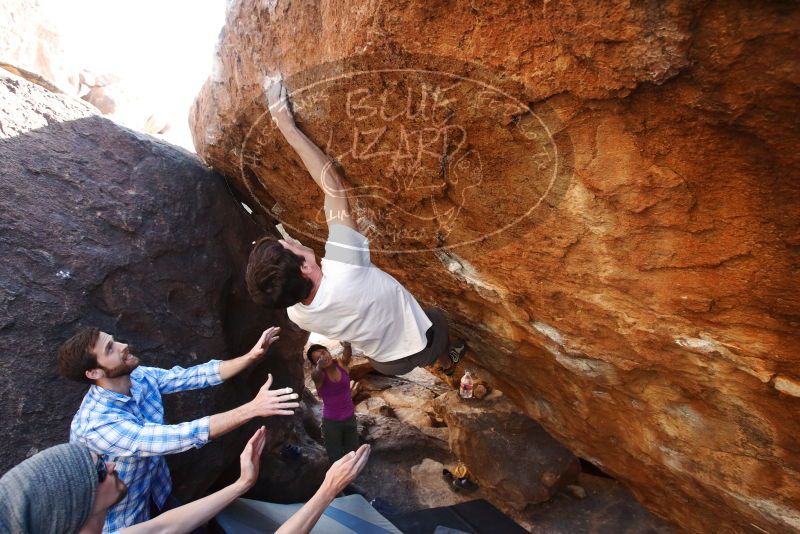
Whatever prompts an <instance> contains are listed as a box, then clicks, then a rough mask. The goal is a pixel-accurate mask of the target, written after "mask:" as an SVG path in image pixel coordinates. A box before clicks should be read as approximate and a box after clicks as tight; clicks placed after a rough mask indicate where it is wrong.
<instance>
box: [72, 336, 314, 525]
mask: <svg viewBox="0 0 800 534" xmlns="http://www.w3.org/2000/svg"><path fill="white" fill-rule="evenodd" d="M279 330H280V329H279V328H276V327H273V328H270V329H267V330H265V331H264V333H263V334H262V336H261V338H260V339H259V340H258V342H257V343H256V345H255V346H254V347H253V349H252V350H251V351H250V352H248V353H247V354H245V355H244V356H240V357H239V358H234V359H231V360H227V361H220V360H212V361H210V362H208V363H205V364H202V365H197V366H195V367H190V368H188V369H183V368H181V367H174V368H172V369H170V370H166V369H158V368H155V367H139V359H138V358H137V357H136V356H133V355H131V354H130V352H129V351H128V346H127V345H126V344H124V343H120V342H118V341H114V338H113V337H112V336H111V335H110V334H107V333H105V332H100V331H99V330H97V329H96V328H86V329H83V330H81V331H80V332H78V333H77V334H76V335H75V336H73V337H72V338H70V340H68V341H67V342H66V343H64V345H62V347H61V350H60V351H59V356H58V358H59V367H60V370H61V373H62V374H63V375H64V376H66V377H68V378H71V379H73V380H80V381H86V382H90V383H91V384H92V386H91V388H89V391H88V392H87V393H86V396H85V397H84V399H83V402H82V403H81V407H80V409H79V410H78V413H77V414H75V418H74V419H73V421H72V426H71V429H70V441H73V442H78V443H83V444H85V445H86V446H87V447H88V448H89V449H91V450H92V451H94V452H96V453H98V454H102V455H106V456H107V457H108V458H109V459H110V460H114V461H115V462H116V463H117V468H116V471H117V473H118V475H119V477H120V479H121V480H122V481H123V482H125V484H126V485H127V487H128V493H127V495H126V496H125V497H124V498H123V499H122V500H121V501H120V502H119V503H117V504H116V505H115V506H113V507H111V508H110V509H109V512H108V515H107V517H106V522H105V525H104V527H103V532H104V533H110V532H115V531H117V530H120V529H122V528H125V527H128V526H131V525H134V524H136V523H140V522H142V521H146V520H148V519H150V502H151V501H152V502H153V503H155V504H156V505H157V506H158V508H159V509H161V508H163V506H164V503H165V502H166V500H167V497H169V495H170V492H171V491H172V481H171V480H170V476H169V469H168V468H167V463H166V461H165V459H164V458H163V455H165V454H174V453H178V452H182V451H185V450H187V449H190V448H192V447H196V448H199V447H202V446H203V445H205V444H206V443H208V441H209V440H210V439H212V438H216V437H218V436H221V435H222V434H225V433H227V432H229V431H231V430H233V429H234V428H237V427H238V426H240V425H242V424H244V423H246V422H247V421H249V420H250V419H252V418H254V417H268V416H270V415H291V414H292V413H294V412H293V411H292V410H291V409H292V408H296V407H298V406H299V405H298V403H296V402H292V401H293V400H295V399H296V398H297V395H296V394H293V393H292V390H291V388H284V389H280V390H270V389H269V387H270V385H271V384H272V376H271V375H270V377H269V378H268V379H267V383H266V384H265V385H264V386H263V387H262V388H261V390H260V391H259V392H258V394H257V395H256V397H255V398H254V399H253V400H252V401H250V402H248V403H246V404H243V405H242V406H240V407H238V408H235V409H233V410H230V411H228V412H225V413H221V414H215V415H212V416H210V417H203V418H201V419H197V420H195V421H190V422H186V423H180V424H176V425H165V424H164V406H163V403H162V400H161V395H162V394H167V393H175V392H178V391H186V390H190V389H198V388H204V387H208V386H213V385H216V384H220V383H222V382H223V381H225V380H227V379H228V378H230V377H232V376H234V375H236V374H237V373H239V372H240V371H242V370H243V369H245V368H247V367H248V366H250V365H252V364H253V363H254V362H256V361H258V360H259V359H261V357H262V356H263V355H264V354H265V353H266V349H267V348H268V347H269V345H270V344H272V343H273V342H274V341H275V340H277V339H278V338H277V333H278V332H279ZM87 355H91V357H87Z"/></svg>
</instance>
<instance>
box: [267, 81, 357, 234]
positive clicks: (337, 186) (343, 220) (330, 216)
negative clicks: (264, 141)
mask: <svg viewBox="0 0 800 534" xmlns="http://www.w3.org/2000/svg"><path fill="white" fill-rule="evenodd" d="M264 89H265V90H266V93H267V103H268V104H269V110H270V113H271V114H272V119H273V121H274V122H275V124H277V126H278V129H279V130H280V131H281V133H282V134H283V137H285V138H286V141H287V142H288V143H289V144H290V145H291V146H292V148H293V149H294V150H295V152H297V154H298V155H299V156H300V159H302V160H303V164H304V165H305V166H306V169H308V172H309V173H310V174H311V177H312V178H313V179H314V181H315V182H316V183H317V185H318V186H319V188H320V189H322V191H323V193H325V219H326V220H327V221H328V226H330V225H331V224H333V223H338V224H343V225H345V226H349V227H350V228H352V229H354V230H357V228H356V224H355V221H354V219H353V216H352V213H351V212H350V205H349V203H348V201H347V192H348V188H347V184H346V183H345V181H344V178H343V177H342V175H341V173H340V172H339V171H338V170H337V169H336V167H335V166H334V165H333V160H332V159H331V158H329V157H328V155H327V154H325V153H324V152H323V151H322V150H320V148H319V147H318V146H317V145H315V144H314V143H313V142H312V141H311V140H310V139H309V138H308V137H306V134H304V133H303V132H301V131H300V129H299V128H298V127H297V125H296V124H295V122H294V116H293V115H292V111H291V109H290V108H289V97H288V91H287V90H286V86H285V85H284V84H283V80H282V79H281V78H280V76H273V77H267V79H266V80H265V82H264Z"/></svg>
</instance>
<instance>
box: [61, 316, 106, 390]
mask: <svg viewBox="0 0 800 534" xmlns="http://www.w3.org/2000/svg"><path fill="white" fill-rule="evenodd" d="M98 337H100V330H99V329H97V328H95V327H93V326H87V327H84V328H81V329H80V330H78V332H77V333H76V334H75V335H73V336H72V337H71V338H69V339H68V340H66V341H65V342H64V343H63V344H62V345H61V347H59V349H58V371H59V372H60V373H61V376H63V377H65V378H69V379H70V380H75V381H76V382H88V383H90V384H91V383H92V380H91V379H89V378H88V377H87V376H86V371H89V370H91V369H97V368H98V367H99V366H98V365H97V356H95V354H94V353H93V352H92V349H94V345H95V343H97V338H98Z"/></svg>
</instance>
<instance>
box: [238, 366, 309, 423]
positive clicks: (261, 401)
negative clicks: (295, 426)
mask: <svg viewBox="0 0 800 534" xmlns="http://www.w3.org/2000/svg"><path fill="white" fill-rule="evenodd" d="M270 386H272V374H269V375H268V376H267V382H266V383H265V384H264V385H263V386H261V389H260V390H259V391H258V395H256V398H254V399H253V400H251V401H250V402H249V403H248V405H249V408H250V410H252V415H253V417H270V416H272V415H293V414H294V408H299V407H300V403H299V402H296V401H297V398H298V397H299V395H298V394H297V393H292V388H281V389H275V390H272V389H269V388H270Z"/></svg>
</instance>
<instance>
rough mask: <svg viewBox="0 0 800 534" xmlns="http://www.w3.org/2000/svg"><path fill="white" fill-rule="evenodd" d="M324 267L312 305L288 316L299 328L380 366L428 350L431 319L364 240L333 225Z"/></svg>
mask: <svg viewBox="0 0 800 534" xmlns="http://www.w3.org/2000/svg"><path fill="white" fill-rule="evenodd" d="M321 267H322V281H321V282H320V286H319V289H317V294H316V295H314V300H313V301H312V302H311V304H309V305H305V304H303V303H302V302H300V303H297V304H295V305H294V306H291V307H290V308H289V309H288V310H287V312H288V314H289V319H291V320H292V321H293V322H294V323H295V324H296V325H298V326H299V327H300V328H303V329H304V330H308V331H309V332H316V333H317V334H322V335H323V336H325V337H327V338H330V339H337V340H341V341H349V342H350V343H351V344H352V345H353V348H354V349H358V350H362V351H364V354H366V355H367V356H369V357H370V358H372V359H373V360H376V361H378V362H391V361H394V360H399V359H400V358H405V357H406V356H411V355H412V354H416V353H417V352H419V351H421V350H422V349H424V348H425V346H426V345H427V342H428V340H427V338H426V337H425V333H426V332H427V331H428V328H430V327H431V321H430V319H428V316H427V315H425V312H423V311H422V308H421V307H420V305H419V303H417V301H416V299H415V298H414V297H413V296H412V295H411V293H409V292H408V290H406V288H404V287H403V286H402V285H400V282H398V281H397V280H395V279H394V278H393V277H392V276H391V275H389V274H387V273H385V272H383V271H381V270H380V269H379V268H377V267H376V266H375V265H373V264H372V262H371V261H370V256H369V240H368V239H367V238H366V237H364V236H363V235H361V234H360V233H358V232H356V231H355V230H353V229H352V228H349V227H347V226H344V225H342V224H332V225H331V226H330V233H329V235H328V242H327V243H325V257H324V258H323V259H322V262H321Z"/></svg>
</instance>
